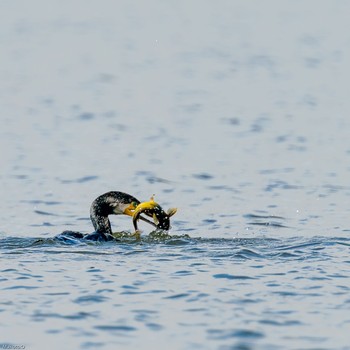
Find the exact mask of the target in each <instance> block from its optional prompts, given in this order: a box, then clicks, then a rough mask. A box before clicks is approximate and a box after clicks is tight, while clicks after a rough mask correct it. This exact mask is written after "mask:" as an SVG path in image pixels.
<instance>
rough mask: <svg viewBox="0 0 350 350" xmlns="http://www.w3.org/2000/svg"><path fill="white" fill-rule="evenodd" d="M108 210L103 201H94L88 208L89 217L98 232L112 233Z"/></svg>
mask: <svg viewBox="0 0 350 350" xmlns="http://www.w3.org/2000/svg"><path fill="white" fill-rule="evenodd" d="M108 214H109V212H108V210H107V205H106V204H105V203H101V202H99V201H98V202H96V201H94V202H93V203H92V205H91V208H90V219H91V222H92V224H93V226H94V229H95V231H96V232H98V233H104V234H112V228H111V223H110V221H109V219H108Z"/></svg>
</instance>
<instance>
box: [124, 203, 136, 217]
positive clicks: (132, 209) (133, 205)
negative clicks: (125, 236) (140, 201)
mask: <svg viewBox="0 0 350 350" xmlns="http://www.w3.org/2000/svg"><path fill="white" fill-rule="evenodd" d="M136 207H137V204H136V203H135V202H132V203H131V204H130V205H129V206H128V207H126V208H125V209H124V212H123V213H124V214H125V215H128V216H133V215H134V212H135V209H136Z"/></svg>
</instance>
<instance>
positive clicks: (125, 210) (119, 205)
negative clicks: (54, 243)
mask: <svg viewBox="0 0 350 350" xmlns="http://www.w3.org/2000/svg"><path fill="white" fill-rule="evenodd" d="M175 212H176V209H174V208H173V209H169V210H168V212H167V213H166V212H165V211H164V210H163V209H162V208H161V207H160V205H159V204H158V203H156V202H155V201H154V200H153V197H152V198H151V200H150V201H149V202H143V203H141V202H140V201H139V200H138V199H136V198H135V197H133V196H131V195H130V194H127V193H124V192H116V191H111V192H107V193H105V194H102V195H101V196H99V197H97V198H96V199H95V200H94V201H93V202H92V204H91V207H90V219H91V222H92V224H93V226H94V229H95V231H94V232H93V233H90V234H83V233H80V232H75V231H64V232H62V233H61V234H60V235H58V236H56V239H59V240H63V241H67V240H70V239H84V240H92V241H112V240H115V238H114V236H113V233H112V228H111V223H110V221H109V218H108V216H109V215H112V214H114V215H128V216H132V217H133V224H134V227H135V230H136V232H138V228H137V221H138V220H143V221H145V222H148V223H149V224H151V225H153V226H154V227H155V228H157V229H162V230H169V229H170V219H169V218H170V216H172V215H174V214H175ZM143 213H144V214H145V215H147V216H149V217H151V218H153V220H154V222H153V221H151V220H148V219H147V218H145V217H143V216H141V214H143Z"/></svg>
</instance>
